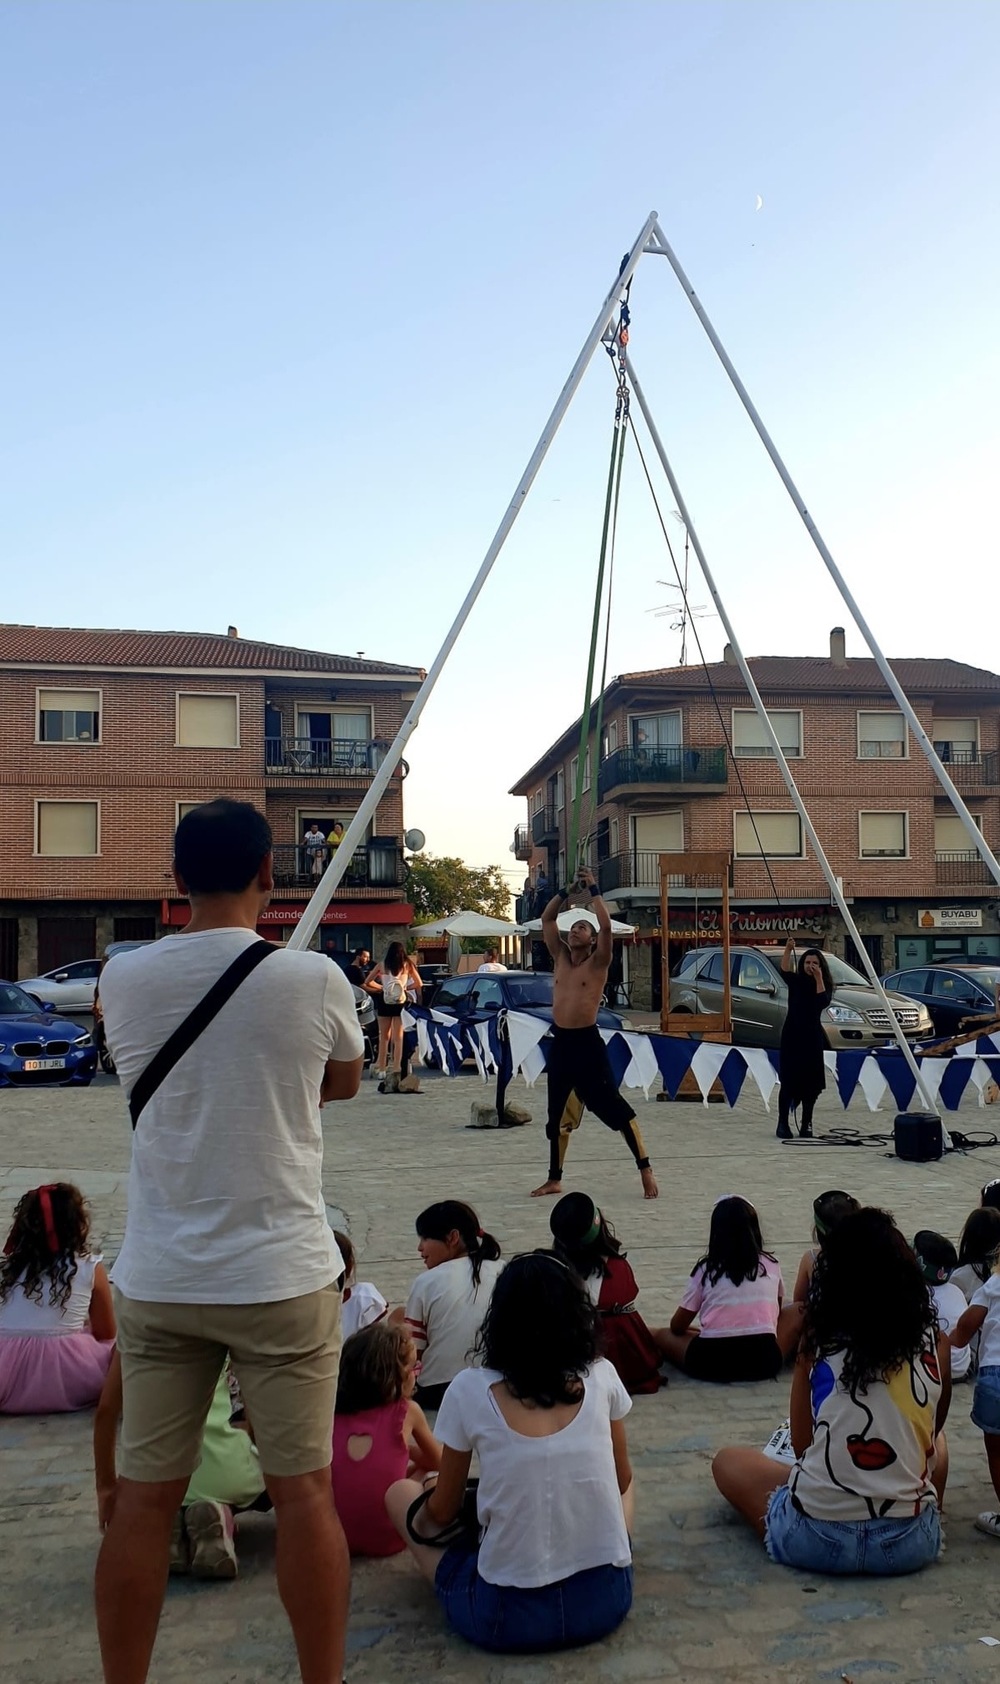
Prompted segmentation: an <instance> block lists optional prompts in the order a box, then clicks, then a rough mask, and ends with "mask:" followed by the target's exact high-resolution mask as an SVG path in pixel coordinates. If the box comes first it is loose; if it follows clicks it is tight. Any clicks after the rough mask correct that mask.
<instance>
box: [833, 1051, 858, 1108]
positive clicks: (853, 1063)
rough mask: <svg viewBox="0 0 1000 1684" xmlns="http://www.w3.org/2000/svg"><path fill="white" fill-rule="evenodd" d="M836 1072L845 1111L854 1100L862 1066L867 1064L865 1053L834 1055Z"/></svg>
mask: <svg viewBox="0 0 1000 1684" xmlns="http://www.w3.org/2000/svg"><path fill="white" fill-rule="evenodd" d="M833 1056H834V1071H835V1073H836V1077H837V1091H838V1093H839V1094H840V1103H841V1104H842V1105H843V1107H844V1110H845V1111H846V1110H847V1107H848V1106H849V1105H850V1103H851V1100H852V1099H853V1098H854V1090H855V1088H856V1087H857V1085H858V1080H859V1078H860V1076H861V1066H862V1065H863V1064H864V1062H865V1057H866V1054H865V1053H860V1052H841V1053H834V1055H833Z"/></svg>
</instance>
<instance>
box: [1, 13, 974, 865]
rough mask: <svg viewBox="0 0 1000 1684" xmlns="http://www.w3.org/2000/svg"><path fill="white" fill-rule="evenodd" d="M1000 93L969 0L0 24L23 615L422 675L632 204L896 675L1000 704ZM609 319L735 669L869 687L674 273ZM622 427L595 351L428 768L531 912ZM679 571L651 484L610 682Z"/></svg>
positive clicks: (484, 599)
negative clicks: (947, 664) (532, 817)
mask: <svg viewBox="0 0 1000 1684" xmlns="http://www.w3.org/2000/svg"><path fill="white" fill-rule="evenodd" d="M998 61H1000V8H997V7H996V6H995V5H993V4H992V0H958V3H953V4H949V5H944V4H928V3H922V0H904V3H900V4H896V3H891V0H890V3H886V0H838V3H835V4H830V3H828V0H810V3H809V4H802V3H801V0H792V3H790V4H786V3H783V0H757V3H755V0H696V3H689V0H655V3H653V4H648V3H642V0H637V3H633V4H630V5H629V6H627V7H621V8H616V9H612V11H610V12H609V10H608V8H607V7H606V6H598V5H591V4H589V3H588V0H572V3H569V0H546V3H545V4H544V5H541V6H538V5H529V4H528V3H527V0H505V3H504V4H495V3H493V0H477V3H475V4H473V3H471V0H463V3H460V0H446V3H443V4H438V3H435V0H406V3H404V4H397V3H396V0H377V3H371V0H369V3H367V4H361V5H343V4H337V3H335V0H325V3H323V0H281V3H280V4H276V3H275V0H185V3H183V4H176V3H172V4H168V3H159V0H143V4H142V5H138V6H135V5H126V4H124V3H123V0H115V3H114V4H92V3H89V0H63V3H52V0H31V3H29V0H8V3H7V4H6V5H5V6H4V7H3V8H2V10H0V144H2V150H3V157H4V160H5V163H4V170H3V176H4V185H3V206H4V208H3V219H4V234H5V239H4V245H5V256H4V279H3V291H4V295H5V301H4V309H3V312H2V316H0V322H2V326H0V333H2V334H3V338H4V345H3V348H2V359H3V371H4V385H5V388H6V391H5V402H4V404H3V406H2V412H0V451H2V455H3V459H4V463H5V472H4V474H3V476H2V485H0V523H2V524H0V532H2V544H3V554H4V567H3V600H2V606H0V614H2V617H3V618H4V619H5V620H8V621H24V622H30V623H35V624H53V625H98V626H127V627H142V628H165V629H183V630H197V631H219V632H223V631H225V629H226V627H227V626H228V625H229V624H235V625H237V626H238V627H239V630H240V632H241V634H242V635H243V636H245V637H250V638H259V639H264V640H269V641H275V642H280V643H288V644H293V645H298V646H301V647H304V648H313V649H317V648H318V649H324V650H329V651H334V652H337V653H341V654H350V655H353V654H355V653H357V652H358V651H364V653H365V655H366V656H368V657H369V658H374V659H381V660H387V661H395V662H402V663H405V664H413V665H420V666H424V667H429V666H430V664H431V662H432V661H433V659H434V657H435V656H436V654H437V652H438V649H439V647H440V646H441V644H442V643H443V641H444V638H445V636H446V634H447V631H448V628H449V626H450V624H451V622H452V620H453V618H454V615H455V614H456V613H457V611H458V608H459V605H460V604H461V602H462V600H463V598H464V596H465V593H466V591H467V590H468V588H469V586H470V584H471V582H472V580H473V578H474V577H475V575H476V572H477V570H478V568H479V565H480V563H481V561H482V559H483V556H484V554H485V552H486V550H487V547H488V545H489V543H490V541H491V539H492V537H493V534H494V532H495V530H496V528H497V526H498V524H499V522H500V520H501V517H502V516H503V513H504V511H505V509H506V507H507V504H508V502H509V500H510V498H511V496H512V494H513V492H514V490H515V487H516V486H517V484H518V481H519V479H520V476H521V474H522V471H523V469H524V467H525V464H526V463H527V461H528V458H529V456H530V455H531V452H532V450H533V449H534V446H535V443H536V440H537V439H538V436H539V434H540V432H541V430H542V427H543V425H544V422H545V420H546V418H547V416H548V413H549V411H550V409H551V408H552V405H553V403H554V402H555V399H556V396H557V394H558V392H559V391H560V389H561V387H562V385H563V382H564V380H565V379H566V376H567V375H568V373H569V370H570V368H571V367H572V365H573V362H574V360H575V358H576V356H577V353H578V351H579V349H580V346H581V344H582V343H583V340H584V338H585V336H586V334H587V331H588V329H589V328H590V326H591V324H592V323H593V320H594V318H595V316H596V314H597V311H598V309H599V307H600V304H601V302H602V300H603V298H604V296H605V294H606V292H607V291H608V289H609V287H610V286H611V284H612V281H613V279H614V277H615V275H616V272H617V268H618V263H619V261H620V258H621V255H622V253H623V252H624V251H625V250H626V249H627V248H628V247H629V246H630V245H631V243H632V241H633V240H634V239H635V237H636V235H637V234H638V232H639V229H640V228H641V227H642V225H643V222H644V221H645V218H646V216H647V214H648V213H649V211H650V210H653V209H655V210H657V211H658V212H659V215H660V219H661V223H662V226H663V229H664V232H665V233H666V235H667V237H668V239H669V240H670V242H671V244H672V245H673V247H674V249H675V251H676V252H677V254H678V256H679V258H680V261H681V263H682V264H683V265H684V267H685V269H686V270H687V273H688V275H689V277H690V279H691V282H692V284H693V285H694V287H695V289H696V290H697V292H698V294H699V296H700V298H701V300H702V302H703V304H704V305H705V307H706V309H707V310H708V312H709V314H710V316H711V317H712V320H713V322H714V324H715V327H716V329H717V331H718V333H719V335H720V337H721V339H722V341H723V343H724V344H725V345H726V347H727V349H728V351H729V354H730V356H731V357H732V359H733V361H734V362H735V364H736V367H737V368H738V370H739V371H740V374H741V376H742V378H743V380H744V382H745V383H746V385H747V386H748V388H749V390H750V392H751V394H752V395H753V397H754V400H755V402H756V404H757V406H758V408H759V409H760V411H761V413H762V416H763V418H764V421H765V423H766V425H767V426H768V428H769V430H770V432H771V434H772V436H773V437H774V439H775V441H776V443H777V445H778V448H779V450H780V451H781V452H782V454H783V455H784V457H785V459H786V461H787V463H788V466H789V468H790V470H791V472H792V474H793V476H794V477H795V479H796V481H797V482H798V484H799V486H800V488H801V490H802V492H803V494H804V496H805V498H806V501H807V502H808V504H809V507H810V509H811V511H812V513H813V515H814V518H815V519H816V520H817V522H818V524H819V527H820V529H821V531H822V532H823V534H824V536H825V537H826V539H827V541H828V543H829V544H830V546H831V548H832V550H833V552H834V555H835V556H836V558H837V561H838V564H839V565H840V567H841V569H842V571H843V573H844V574H845V576H846V579H847V582H848V584H849V585H850V586H851V588H852V589H853V590H854V591H855V593H856V594H857V596H858V598H859V602H860V606H861V608H862V610H863V612H864V613H865V614H866V615H867V617H868V619H869V621H870V623H871V625H872V627H873V629H874V631H875V633H876V636H877V637H878V639H879V641H880V643H881V645H882V647H883V649H884V650H885V652H886V653H887V654H889V655H890V656H891V655H937V656H948V657H952V658H954V659H956V660H964V661H969V662H971V663H973V664H976V665H981V666H985V667H989V668H993V669H995V668H996V667H997V666H998V665H1000V657H998V654H997V651H996V647H995V645H996V637H997V632H996V624H997V616H996V613H995V604H996V577H997V572H996V563H997V540H996V522H995V519H994V511H993V506H992V503H993V498H992V491H993V483H994V481H995V479H996V473H997V467H996V464H997V460H998V445H1000V437H998V435H1000V414H998V407H997V404H996V401H995V392H996V390H997V387H998V384H1000V336H998V335H997V332H996V308H997V306H996V277H997V274H998V272H1000V226H998V197H997V159H998V155H1000V115H998V107H997V102H996V97H995V90H996V79H997V72H998ZM758 200H760V201H762V203H761V204H760V208H758ZM631 302H632V342H631V350H632V354H633V356H634V360H635V366H636V369H637V372H638V374H639V376H640V378H641V380H642V382H643V386H644V388H645V391H646V394H647V397H648V398H649V400H650V403H651V406H652V409H653V411H654V413H655V416H656V419H657V423H658V426H659V430H660V432H661V435H662V437H663V440H664V443H665V445H666V447H667V450H668V452H669V453H670V455H671V457H672V459H673V462H674V465H675V468H676V471H677V475H678V479H679V481H680V483H681V486H682V489H683V492H684V496H685V498H686V501H687V503H688V506H689V508H690V510H691V513H692V518H693V520H694V521H695V523H696V525H697V528H698V532H699V535H700V537H701V540H702V543H703V545H704V547H705V551H706V554H707V556H708V559H709V562H710V564H711V566H712V568H713V570H714V572H715V575H716V578H717V581H718V584H719V588H720V590H721V593H722V596H723V599H724V601H725V603H726V607H727V610H728V612H729V614H730V615H731V618H732V620H733V622H734V625H735V629H736V632H737V635H738V637H739V639H740V642H741V644H742V645H743V647H744V649H745V651H746V652H747V653H748V654H750V655H755V654H782V653H793V652H794V653H814V654H823V653H825V652H826V651H827V649H828V635H829V629H830V627H831V626H833V625H835V624H843V623H847V625H848V635H847V648H848V654H855V655H857V654H863V653H865V649H864V647H863V644H862V640H861V636H860V633H859V632H857V631H856V630H855V629H854V628H853V625H852V624H851V623H850V622H849V621H846V615H847V610H846V608H845V607H844V604H843V603H842V601H841V599H840V598H839V596H838V595H837V593H836V591H835V589H834V586H833V584H832V582H831V581H830V579H829V578H828V576H827V574H826V572H825V571H824V569H823V566H822V563H821V561H820V559H819V557H818V555H817V554H816V552H815V550H814V549H813V548H812V545H811V544H810V542H809V539H808V537H807V535H806V534H805V532H804V530H803V528H802V526H801V524H800V522H799V520H798V517H797V515H796V514H795V512H794V510H793V508H792V506H791V504H790V502H789V501H788V498H787V496H786V494H785V492H784V490H783V489H782V487H781V485H780V483H779V481H778V479H777V477H776V475H775V473H774V471H773V469H772V467H771V466H770V464H769V462H768V461H767V458H766V456H765V455H764V452H763V450H762V448H761V446H760V444H759V442H758V440H757V439H756V436H755V435H754V433H753V431H752V429H751V427H750V424H749V422H748V421H747V419H746V417H745V416H744V414H743V412H742V410H741V408H740V406H739V403H738V400H737V399H736V396H735V394H734V393H733V391H732V388H731V387H730V386H729V383H728V381H727V379H726V377H725V375H724V373H723V371H722V369H721V367H720V365H719V364H718V362H717V361H716V359H715V356H714V353H713V351H712V349H711V346H710V345H709V343H708V340H707V339H706V337H705V335H704V333H703V332H702V329H701V328H700V326H699V324H698V322H697V320H696V318H695V315H694V313H693V312H692V310H691V308H690V305H689V304H688V302H687V300H686V299H685V296H684V294H683V292H682V290H681V288H680V287H679V285H678V283H677V281H676V280H675V279H674V277H673V275H672V272H671V271H670V269H669V267H668V265H667V264H666V263H665V262H664V261H663V260H662V259H660V258H645V259H643V261H642V263H641V264H640V268H639V272H638V275H637V278H636V281H635V284H634V286H633V289H632V300H631ZM613 406H614V384H613V380H612V378H611V375H610V372H609V369H608V367H607V363H606V359H605V358H604V356H603V353H600V354H599V356H598V358H597V359H595V361H594V363H593V365H592V366H591V369H590V371H589V373H588V376H587V378H586V380H585V382H584V383H583V385H582V387H581V389H580V392H579V394H578V396H577V398H576V400H575V402H574V404H573V407H572V408H571V410H570V412H569V415H568V417H567V419H566V421H565V423H564V425H563V427H562V429H561V430H560V432H559V434H558V436H557V437H556V440H555V442H554V444H553V446H552V448H551V450H550V452H549V455H548V457H547V459H546V462H545V464H544V466H543V468H542V471H541V473H540V474H539V476H538V479H537V481H536V483H535V486H534V488H533V490H532V492H531V493H530V495H529V497H528V498H527V500H526V502H525V504H524V507H523V510H522V512H521V514H520V516H519V518H518V520H517V522H516V524H515V526H514V529H513V532H512V534H511V537H510V538H509V540H508V542H507V544H506V546H505V548H504V549H503V551H502V552H501V555H500V557H499V559H498V561H497V563H496V565H495V567H494V569H493V573H492V575H491V577H490V579H489V581H488V583H487V584H486V586H485V588H484V590H483V592H482V594H481V596H480V598H479V601H478V603H477V605H476V607H475V609H474V611H473V613H472V615H471V617H470V619H469V622H468V624H467V626H466V628H465V630H464V632H463V634H462V636H461V638H460V640H459V642H458V644H457V646H456V648H455V650H454V652H453V653H452V655H451V657H450V659H449V661H448V663H447V665H446V667H445V669H444V672H443V673H442V676H441V678H440V681H439V683H438V685H437V687H436V689H435V691H434V693H433V695H432V696H431V698H430V700H429V702H428V704H427V707H426V711H425V713H424V716H423V719H422V721H421V724H420V726H419V729H418V731H417V733H416V734H415V735H414V737H413V740H412V742H411V744H410V747H409V750H408V752H407V758H408V760H409V762H410V764H411V768H412V770H411V774H410V777H409V780H408V783H407V786H406V803H407V805H406V819H407V823H408V824H409V825H414V826H418V827H419V828H420V829H422V830H423V831H424V832H425V834H426V837H427V846H428V848H429V849H430V850H431V851H433V852H434V853H437V854H457V855H459V856H460V857H462V858H464V859H465V860H466V861H467V862H468V863H469V864H471V865H476V866H482V865H487V864H492V863H496V864H499V865H501V866H502V867H503V868H504V869H505V870H506V871H508V872H509V873H510V874H511V875H510V881H511V883H512V884H514V883H515V882H518V883H519V881H520V878H521V876H522V875H523V867H520V866H518V865H517V864H516V862H515V861H514V859H513V858H512V856H511V853H510V844H511V839H512V834H513V829H514V826H515V824H516V823H518V822H519V821H521V820H523V817H524V807H523V803H522V802H521V801H518V800H515V799H513V798H511V797H510V796H508V795H507V793H506V792H507V790H508V788H509V786H510V785H511V784H512V783H513V782H514V781H515V780H516V779H517V777H518V776H519V774H520V773H522V772H523V771H525V770H526V769H527V768H528V767H529V766H530V765H531V763H532V762H533V761H534V760H535V759H536V758H537V757H538V756H539V755H540V754H541V753H542V752H543V751H544V749H545V748H546V747H547V746H548V744H549V743H550V742H551V741H553V740H554V738H555V737H556V736H558V735H559V734H560V732H561V731H562V730H563V729H564V728H565V727H566V726H567V725H568V724H569V723H570V722H571V721H572V719H573V718H574V717H575V716H577V715H578V714H579V711H580V708H581V706H582V702H583V695H584V682H585V676H586V658H587V644H588V637H589V626H590V617H591V613H592V608H593V596H594V587H595V578H596V567H597V557H598V550H599V542H600V523H601V516H602V511H603V496H604V480H605V475H606V471H607V458H608V452H609V449H610V442H611V428H612V422H613ZM658 490H659V487H658ZM662 498H663V507H664V509H665V511H668V510H669V509H670V507H671V499H670V494H669V490H668V489H667V488H665V487H663V488H662ZM668 524H670V523H669V517H668ZM672 525H673V528H674V530H675V531H679V528H678V527H677V525H676V522H674V523H672ZM669 576H670V561H669V557H668V556H667V554H666V551H665V548H664V545H663V540H662V537H661V536H660V533H659V527H658V525H657V523H656V520H655V516H654V514H653V511H652V506H651V503H650V500H649V495H648V491H647V490H646V488H645V485H644V482H643V481H642V479H641V473H640V470H639V469H638V466H637V463H636V460H635V456H634V453H631V454H630V455H629V457H628V458H627V459H626V464H625V474H624V481H623V489H622V516H621V521H620V526H619V538H618V550H617V560H616V574H615V597H614V604H613V610H612V630H611V644H610V660H609V672H610V673H611V674H616V673H621V672H627V671H634V670H639V669H645V668H650V667H658V666H669V665H673V664H676V662H677V661H678V659H679V647H680V639H679V636H678V634H677V632H676V631H674V630H672V629H671V619H672V616H671V615H669V614H668V615H665V616H662V615H658V614H657V613H656V612H655V610H656V609H657V608H659V607H661V606H662V605H663V604H664V603H665V602H666V601H667V599H668V593H667V592H666V591H665V590H664V589H663V587H662V586H661V585H660V584H659V583H658V581H659V580H662V579H666V578H668V577H669ZM690 596H691V600H692V602H693V603H704V602H707V600H708V598H707V595H706V592H705V589H704V586H703V585H702V584H700V582H698V581H697V580H696V579H694V580H692V585H691V591H690ZM698 626H699V632H700V635H701V638H702V642H703V645H704V648H705V653H706V656H707V658H708V659H718V658H719V656H720V654H721V650H722V645H723V642H724V633H723V631H722V628H721V626H720V623H719V621H718V620H717V619H716V618H711V617H705V618H704V619H701V620H699V622H698ZM691 653H692V655H693V656H694V655H695V652H694V651H693V650H692V651H691Z"/></svg>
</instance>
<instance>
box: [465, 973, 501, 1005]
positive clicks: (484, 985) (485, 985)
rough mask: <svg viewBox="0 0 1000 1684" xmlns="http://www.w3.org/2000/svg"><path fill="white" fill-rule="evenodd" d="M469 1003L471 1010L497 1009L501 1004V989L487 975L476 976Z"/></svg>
mask: <svg viewBox="0 0 1000 1684" xmlns="http://www.w3.org/2000/svg"><path fill="white" fill-rule="evenodd" d="M469 1004H470V1005H471V1007H472V1009H473V1011H492V1010H494V1009H495V1010H497V1011H499V1010H500V1007H501V1006H502V1005H503V989H502V988H501V987H500V984H499V983H498V982H493V981H491V979H490V978H489V977H477V978H476V985H475V987H474V988H473V990H472V993H471V996H470V999H469Z"/></svg>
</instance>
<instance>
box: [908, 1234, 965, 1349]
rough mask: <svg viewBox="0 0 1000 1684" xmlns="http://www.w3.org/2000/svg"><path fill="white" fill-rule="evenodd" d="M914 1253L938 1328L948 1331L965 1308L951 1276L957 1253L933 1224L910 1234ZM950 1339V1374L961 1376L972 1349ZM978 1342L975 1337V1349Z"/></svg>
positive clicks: (963, 1296) (954, 1326)
mask: <svg viewBox="0 0 1000 1684" xmlns="http://www.w3.org/2000/svg"><path fill="white" fill-rule="evenodd" d="M913 1255H914V1256H915V1258H916V1260H917V1262H918V1263H919V1264H920V1268H921V1271H922V1273H923V1277H924V1280H925V1281H926V1282H927V1285H928V1286H929V1287H930V1289H931V1297H932V1299H933V1300H934V1311H935V1314H936V1315H937V1322H938V1328H939V1330H940V1331H941V1332H942V1333H947V1334H951V1333H953V1332H954V1330H955V1328H956V1327H957V1326H958V1324H959V1322H960V1321H961V1319H962V1317H963V1315H964V1314H965V1310H966V1302H965V1294H964V1292H963V1291H962V1289H961V1287H960V1286H955V1284H954V1283H953V1281H952V1278H951V1277H952V1275H953V1274H954V1273H955V1269H956V1267H957V1266H958V1253H957V1251H956V1250H955V1247H954V1246H953V1245H952V1243H951V1241H950V1240H949V1239H948V1238H947V1236H946V1235H945V1234H936V1233H935V1232H934V1230H933V1228H921V1229H920V1232H919V1233H917V1234H914V1236H913ZM951 1343H952V1352H951V1377H952V1379H953V1380H964V1379H965V1378H966V1376H967V1375H968V1373H969V1370H970V1368H971V1367H972V1352H971V1351H970V1349H969V1347H968V1345H963V1346H962V1347H961V1348H959V1347H956V1346H955V1343H954V1341H952V1342H951ZM978 1345H979V1341H978V1339H977V1340H976V1346H977V1349H978Z"/></svg>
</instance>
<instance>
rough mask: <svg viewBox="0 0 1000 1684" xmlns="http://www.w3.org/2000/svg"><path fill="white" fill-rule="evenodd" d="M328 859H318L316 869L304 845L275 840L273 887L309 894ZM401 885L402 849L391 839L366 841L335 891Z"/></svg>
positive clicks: (387, 887)
mask: <svg viewBox="0 0 1000 1684" xmlns="http://www.w3.org/2000/svg"><path fill="white" fill-rule="evenodd" d="M328 863H329V862H328V860H324V861H322V863H321V865H320V869H319V872H314V870H313V863H312V861H311V860H310V859H309V858H308V857H307V855H306V851H305V848H303V847H301V846H300V845H299V844H297V843H295V842H279V843H278V844H277V845H276V846H275V849H274V886H275V888H276V889H295V890H297V891H298V892H299V893H300V894H311V892H312V890H313V889H314V888H315V886H316V883H317V882H318V880H319V877H320V876H321V875H322V873H323V871H325V870H326V866H327V864H328ZM402 886H403V850H402V848H400V847H399V846H398V845H397V844H396V843H395V842H392V843H388V842H386V843H383V842H374V841H373V842H369V843H368V844H367V846H366V847H364V848H358V849H357V851H356V852H355V853H354V854H353V855H352V857H351V862H350V864H349V866H348V868H347V870H346V872H345V873H344V876H343V878H342V879H341V883H340V887H339V888H338V890H337V894H338V895H339V894H340V893H341V891H342V890H351V891H354V892H357V891H358V890H361V891H363V892H364V893H373V892H375V893H377V892H378V891H379V890H380V889H389V890H392V891H395V890H397V889H400V888H402Z"/></svg>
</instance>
